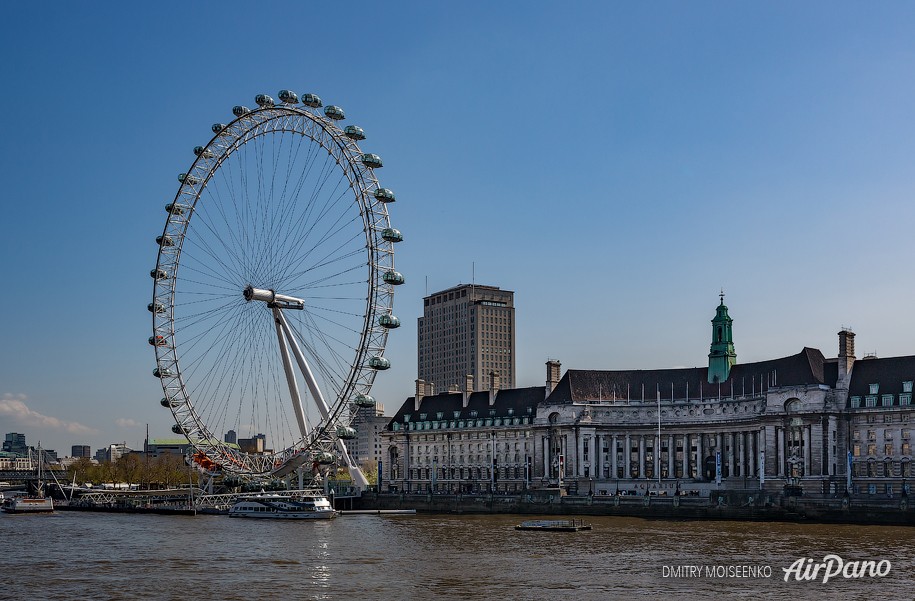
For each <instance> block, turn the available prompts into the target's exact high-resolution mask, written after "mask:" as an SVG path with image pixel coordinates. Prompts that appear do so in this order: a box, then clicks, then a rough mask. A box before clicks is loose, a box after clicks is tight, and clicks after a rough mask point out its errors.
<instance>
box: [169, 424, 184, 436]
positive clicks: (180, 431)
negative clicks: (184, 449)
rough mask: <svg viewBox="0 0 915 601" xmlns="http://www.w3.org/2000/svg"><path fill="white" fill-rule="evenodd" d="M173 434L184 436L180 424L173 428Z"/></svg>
mask: <svg viewBox="0 0 915 601" xmlns="http://www.w3.org/2000/svg"><path fill="white" fill-rule="evenodd" d="M172 432H174V433H175V434H184V428H182V427H181V425H180V424H175V425H174V426H172Z"/></svg>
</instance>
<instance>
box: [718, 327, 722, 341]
mask: <svg viewBox="0 0 915 601" xmlns="http://www.w3.org/2000/svg"><path fill="white" fill-rule="evenodd" d="M718 342H721V326H718Z"/></svg>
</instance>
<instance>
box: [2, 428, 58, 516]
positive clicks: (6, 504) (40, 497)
mask: <svg viewBox="0 0 915 601" xmlns="http://www.w3.org/2000/svg"><path fill="white" fill-rule="evenodd" d="M42 459H43V458H42V455H41V444H39V445H38V492H37V493H36V494H35V495H21V496H11V497H7V498H5V499H3V503H2V504H0V510H3V511H5V512H6V513H48V512H50V511H54V501H52V500H51V497H46V496H44V482H43V481H42V479H41V464H42V463H43V461H42Z"/></svg>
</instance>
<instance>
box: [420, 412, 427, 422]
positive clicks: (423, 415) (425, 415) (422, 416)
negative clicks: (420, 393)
mask: <svg viewBox="0 0 915 601" xmlns="http://www.w3.org/2000/svg"><path fill="white" fill-rule="evenodd" d="M427 416H428V414H427V413H420V414H419V421H421V422H424V421H426V417H427Z"/></svg>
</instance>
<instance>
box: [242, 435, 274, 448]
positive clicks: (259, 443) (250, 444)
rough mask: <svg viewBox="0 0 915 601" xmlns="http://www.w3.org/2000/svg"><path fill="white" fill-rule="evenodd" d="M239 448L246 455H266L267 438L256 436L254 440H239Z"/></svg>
mask: <svg viewBox="0 0 915 601" xmlns="http://www.w3.org/2000/svg"><path fill="white" fill-rule="evenodd" d="M238 447H239V448H240V449H241V450H242V452H244V453H265V452H268V449H267V436H266V435H264V434H256V435H255V436H254V437H253V438H239V439H238Z"/></svg>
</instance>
